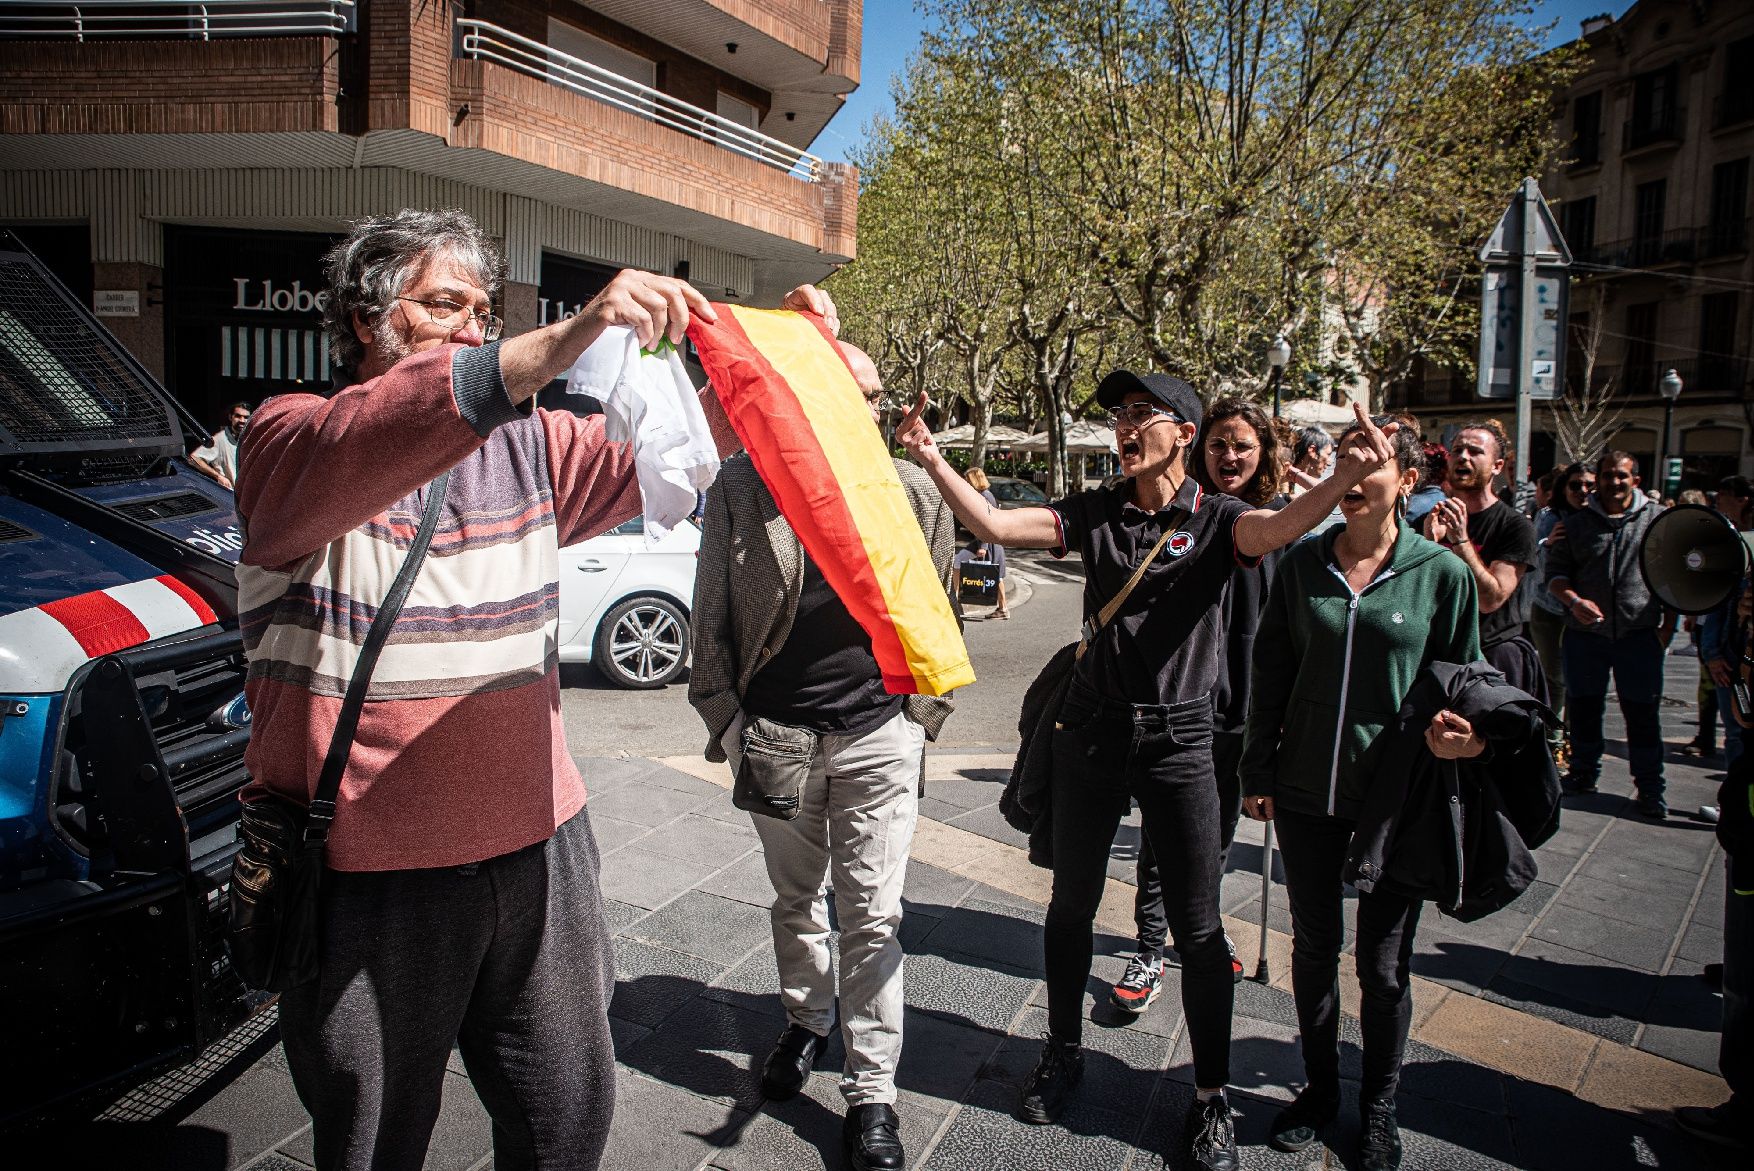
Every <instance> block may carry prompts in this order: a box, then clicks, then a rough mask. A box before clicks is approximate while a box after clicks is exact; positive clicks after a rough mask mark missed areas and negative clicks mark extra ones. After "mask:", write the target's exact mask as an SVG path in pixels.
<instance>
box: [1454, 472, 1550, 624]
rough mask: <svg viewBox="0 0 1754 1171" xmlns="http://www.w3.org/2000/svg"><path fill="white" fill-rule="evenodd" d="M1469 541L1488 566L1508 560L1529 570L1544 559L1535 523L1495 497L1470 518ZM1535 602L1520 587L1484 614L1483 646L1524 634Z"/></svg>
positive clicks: (1481, 617) (1482, 618)
mask: <svg viewBox="0 0 1754 1171" xmlns="http://www.w3.org/2000/svg"><path fill="white" fill-rule="evenodd" d="M1468 541H1469V543H1471V544H1472V545H1473V546H1474V551H1475V552H1476V553H1478V554H1479V555H1480V560H1481V561H1484V562H1485V563H1486V564H1487V565H1488V566H1490V565H1491V564H1492V563H1493V562H1494V561H1508V562H1510V563H1511V564H1513V565H1521V566H1523V567H1524V569H1525V570H1527V569H1532V568H1534V566H1535V563H1536V562H1537V561H1539V560H1540V555H1541V554H1540V550H1541V546H1540V544H1539V543H1538V542H1537V541H1536V540H1535V526H1534V524H1533V523H1532V522H1531V521H1530V520H1529V518H1528V517H1526V516H1524V515H1523V514H1522V513H1520V512H1518V511H1517V510H1516V509H1514V508H1512V507H1511V506H1510V505H1508V504H1506V503H1504V502H1503V501H1502V500H1495V501H1493V502H1492V504H1490V505H1489V506H1488V507H1487V508H1486V510H1485V511H1483V512H1476V513H1474V514H1472V515H1471V516H1469V517H1468ZM1524 576H1525V577H1526V576H1527V574H1526V573H1525V574H1524ZM1532 605H1533V601H1532V595H1531V594H1530V593H1529V592H1528V591H1527V590H1521V589H1519V590H1516V591H1514V592H1512V593H1511V595H1510V597H1509V599H1507V600H1506V601H1505V603H1504V605H1502V606H1500V607H1499V608H1498V609H1496V610H1494V611H1492V613H1490V614H1482V615H1480V649H1481V650H1485V649H1487V648H1488V647H1493V646H1497V645H1498V644H1499V643H1501V642H1504V641H1506V640H1508V639H1512V638H1515V637H1516V636H1517V635H1519V634H1521V633H1522V632H1523V624H1524V623H1526V622H1527V621H1528V620H1529V609H1530V607H1531V606H1532Z"/></svg>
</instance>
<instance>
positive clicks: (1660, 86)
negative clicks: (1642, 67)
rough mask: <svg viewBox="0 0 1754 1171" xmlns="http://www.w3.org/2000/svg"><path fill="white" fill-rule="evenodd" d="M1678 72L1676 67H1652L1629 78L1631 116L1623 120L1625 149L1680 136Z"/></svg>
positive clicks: (1669, 140)
mask: <svg viewBox="0 0 1754 1171" xmlns="http://www.w3.org/2000/svg"><path fill="white" fill-rule="evenodd" d="M1679 81H1680V78H1679V75H1678V71H1677V70H1676V68H1675V66H1673V65H1669V66H1665V67H1664V68H1662V69H1653V70H1651V71H1650V72H1649V73H1641V74H1639V75H1638V76H1637V77H1635V78H1633V79H1632V118H1631V119H1630V120H1629V121H1628V122H1627V123H1626V141H1625V148H1626V149H1627V150H1637V149H1638V148H1640V147H1644V146H1650V145H1652V144H1654V143H1659V142H1676V141H1679V139H1680V137H1681V108H1680V106H1679V104H1678V100H1679V94H1680V88H1679Z"/></svg>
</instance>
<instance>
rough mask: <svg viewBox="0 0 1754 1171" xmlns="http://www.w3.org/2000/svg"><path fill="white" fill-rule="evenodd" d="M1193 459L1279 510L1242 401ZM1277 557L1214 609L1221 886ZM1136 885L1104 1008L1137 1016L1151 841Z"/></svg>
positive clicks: (1266, 431)
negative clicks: (1218, 660) (1131, 931)
mask: <svg viewBox="0 0 1754 1171" xmlns="http://www.w3.org/2000/svg"><path fill="white" fill-rule="evenodd" d="M1198 450H1199V453H1200V457H1199V460H1198V462H1196V463H1195V464H1194V478H1195V479H1197V480H1198V481H1199V482H1200V483H1201V484H1202V485H1203V486H1205V487H1206V488H1209V489H1211V490H1212V491H1214V492H1222V493H1224V494H1225V495H1226V496H1234V497H1236V498H1237V499H1238V500H1240V501H1242V502H1243V503H1244V504H1247V505H1249V506H1250V507H1251V508H1271V509H1274V510H1277V509H1281V508H1284V507H1285V505H1286V504H1287V503H1289V501H1288V500H1287V499H1286V498H1285V495H1284V492H1283V488H1284V478H1283V472H1284V467H1285V459H1284V455H1283V453H1282V451H1281V450H1280V447H1279V437H1278V435H1277V434H1276V433H1275V432H1274V430H1273V425H1272V422H1271V420H1269V419H1268V418H1267V414H1266V412H1265V411H1263V410H1261V408H1260V407H1258V406H1256V405H1255V404H1254V403H1251V402H1248V401H1246V400H1243V399H1234V398H1222V399H1219V400H1218V401H1217V402H1215V403H1213V404H1212V407H1211V409H1210V410H1208V411H1207V412H1206V420H1205V425H1204V431H1203V435H1202V437H1201V440H1200V443H1199V448H1198ZM1280 556H1281V554H1279V553H1278V552H1273V553H1269V554H1267V555H1266V556H1265V557H1263V558H1261V563H1260V565H1259V566H1257V567H1255V568H1252V569H1251V568H1249V567H1247V566H1242V565H1239V566H1237V567H1236V569H1235V570H1234V571H1233V572H1232V574H1231V579H1230V592H1229V593H1228V594H1226V595H1225V598H1224V605H1223V608H1222V610H1221V614H1222V615H1223V618H1222V621H1223V625H1224V629H1225V631H1226V632H1227V634H1228V637H1227V639H1226V641H1225V649H1224V665H1225V671H1224V676H1223V679H1222V681H1221V682H1220V683H1219V685H1218V691H1217V695H1216V697H1215V700H1214V704H1213V707H1214V711H1215V724H1214V727H1213V731H1212V768H1213V774H1214V779H1215V780H1216V781H1217V783H1218V817H1219V823H1218V877H1219V879H1220V881H1222V880H1223V877H1224V873H1225V871H1226V869H1227V868H1228V864H1229V859H1230V846H1231V843H1232V842H1233V841H1234V840H1235V839H1236V822H1237V818H1238V817H1239V816H1240V815H1241V812H1242V789H1241V788H1240V787H1239V785H1240V782H1239V781H1238V778H1237V765H1238V764H1239V763H1241V760H1242V727H1243V721H1244V720H1245V719H1246V718H1247V717H1248V698H1249V662H1250V658H1251V656H1252V655H1253V653H1254V645H1255V627H1256V626H1257V625H1259V624H1260V618H1261V608H1262V607H1263V606H1264V605H1265V604H1266V601H1267V589H1268V587H1270V586H1271V585H1272V582H1273V566H1274V565H1275V564H1277V562H1278V560H1279V557H1280ZM1137 878H1138V886H1137V888H1136V889H1137V893H1136V894H1135V896H1134V900H1133V921H1134V923H1135V925H1136V926H1137V927H1138V932H1139V934H1138V942H1139V950H1138V951H1137V952H1136V953H1135V954H1134V956H1133V958H1132V959H1130V960H1128V961H1127V969H1126V972H1125V973H1124V974H1123V975H1122V976H1121V979H1120V981H1119V983H1117V984H1116V985H1115V986H1114V988H1113V990H1112V991H1111V992H1110V993H1109V1000H1110V1002H1111V1003H1112V1004H1113V1005H1114V1006H1115V1007H1116V1008H1118V1009H1120V1010H1121V1011H1122V1012H1125V1013H1130V1014H1132V1015H1134V1016H1137V1015H1139V1014H1140V1013H1142V1012H1144V1011H1145V1010H1146V1009H1148V1008H1150V1007H1151V1003H1152V1001H1154V1000H1156V999H1157V994H1158V992H1159V990H1160V989H1161V988H1162V986H1163V962H1164V944H1165V943H1166V942H1167V941H1168V938H1169V920H1168V918H1167V917H1166V916H1165V914H1164V910H1163V879H1162V877H1161V876H1160V875H1159V874H1158V872H1157V860H1156V858H1155V857H1153V856H1152V853H1151V841H1150V839H1149V838H1147V837H1145V836H1144V835H1143V834H1141V835H1140V838H1139V859H1138V873H1137ZM1224 949H1225V951H1227V952H1229V953H1230V973H1231V978H1232V979H1233V980H1240V979H1242V961H1241V960H1239V959H1238V958H1237V956H1236V945H1235V944H1233V943H1232V942H1231V941H1230V936H1229V935H1228V934H1226V935H1225V937H1224Z"/></svg>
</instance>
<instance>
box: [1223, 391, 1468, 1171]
mask: <svg viewBox="0 0 1754 1171" xmlns="http://www.w3.org/2000/svg"><path fill="white" fill-rule="evenodd" d="M1383 422H1387V420H1386V419H1385V420H1383ZM1392 442H1393V444H1394V450H1395V458H1394V460H1393V462H1391V463H1387V464H1385V465H1383V466H1382V467H1381V468H1379V469H1377V470H1376V471H1375V472H1373V473H1371V474H1370V475H1369V476H1367V477H1365V478H1364V479H1363V480H1361V481H1360V482H1359V483H1358V484H1357V485H1356V486H1354V487H1353V488H1352V489H1350V490H1349V491H1348V492H1347V493H1346V495H1345V496H1344V497H1343V498H1342V499H1341V501H1340V511H1341V512H1342V513H1343V514H1344V516H1345V518H1346V524H1345V526H1344V527H1343V528H1334V529H1330V530H1328V532H1326V533H1324V534H1323V535H1322V536H1321V537H1320V538H1317V539H1314V540H1310V541H1305V542H1304V543H1303V544H1301V545H1298V546H1296V547H1294V548H1293V549H1292V551H1291V552H1290V553H1288V554H1286V556H1285V557H1284V559H1283V560H1282V561H1281V562H1280V565H1279V570H1278V573H1277V576H1276V577H1275V579H1274V582H1273V590H1272V594H1271V596H1270V597H1269V598H1268V600H1267V609H1266V613H1265V614H1263V615H1262V618H1261V626H1260V631H1259V633H1258V635H1257V636H1256V639H1255V655H1254V671H1253V673H1252V679H1251V687H1252V693H1253V699H1252V704H1251V706H1250V709H1249V716H1248V722H1247V725H1246V728H1245V731H1244V747H1243V760H1242V769H1241V771H1242V787H1243V794H1244V796H1243V812H1245V813H1247V814H1248V815H1249V816H1250V817H1253V818H1255V819H1257V820H1262V821H1265V820H1273V821H1274V822H1275V824H1276V825H1277V827H1278V831H1279V848H1280V856H1281V857H1282V858H1283V859H1284V863H1285V881H1286V887H1287V889H1288V890H1289V892H1290V898H1291V920H1292V957H1291V983H1292V990H1293V992H1294V994H1295V997H1296V1000H1297V1019H1298V1025H1299V1031H1300V1032H1301V1034H1302V1042H1303V1062H1304V1070H1305V1073H1306V1074H1307V1076H1308V1078H1309V1085H1308V1087H1307V1088H1306V1089H1305V1090H1304V1091H1303V1093H1301V1094H1300V1095H1298V1097H1297V1100H1296V1101H1295V1102H1293V1103H1292V1104H1291V1105H1290V1106H1288V1107H1287V1108H1286V1109H1285V1110H1284V1111H1282V1112H1281V1113H1280V1115H1279V1117H1278V1118H1277V1119H1276V1120H1275V1122H1274V1124H1273V1131H1272V1139H1271V1141H1272V1144H1273V1146H1275V1147H1277V1148H1279V1149H1280V1150H1285V1151H1300V1150H1302V1149H1304V1148H1305V1147H1308V1146H1310V1145H1312V1144H1313V1143H1315V1142H1316V1140H1317V1139H1318V1138H1319V1137H1320V1134H1321V1129H1322V1127H1324V1126H1326V1125H1327V1124H1328V1123H1329V1122H1331V1121H1332V1120H1333V1118H1334V1116H1335V1115H1336V1114H1337V1113H1338V1112H1339V1106H1340V1056H1339V1019H1340V1018H1339V1014H1340V995H1339V984H1338V976H1339V967H1340V948H1341V945H1342V943H1343V941H1344V924H1343V920H1342V916H1343V907H1344V904H1343V901H1342V899H1343V893H1344V892H1343V886H1342V882H1341V877H1340V875H1341V869H1342V867H1343V866H1344V865H1345V862H1346V852H1347V848H1348V846H1349V845H1350V843H1351V839H1352V832H1353V829H1354V827H1355V825H1356V819H1357V816H1358V810H1359V806H1360V803H1361V802H1362V800H1363V797H1364V792H1365V789H1366V787H1367V786H1368V785H1370V784H1371V783H1373V781H1375V779H1376V770H1377V762H1378V758H1379V756H1380V753H1381V750H1382V746H1381V745H1380V744H1379V743H1378V735H1379V733H1381V732H1382V730H1383V728H1384V727H1386V726H1387V725H1389V724H1390V723H1392V722H1393V720H1394V718H1395V714H1396V712H1398V711H1399V710H1400V707H1401V701H1402V700H1403V699H1405V698H1406V695H1407V692H1408V690H1409V689H1410V688H1411V687H1412V686H1413V681H1414V679H1416V678H1417V677H1418V675H1419V672H1420V671H1421V670H1423V669H1424V668H1425V667H1426V666H1427V665H1429V664H1431V663H1435V662H1453V663H1468V662H1473V661H1474V660H1476V659H1478V658H1480V635H1479V601H1478V597H1477V595H1476V593H1475V588H1474V579H1473V577H1472V576H1471V575H1470V574H1469V573H1468V571H1467V567H1466V566H1464V565H1463V564H1462V563H1461V561H1460V560H1459V559H1457V558H1455V557H1451V556H1448V555H1446V554H1445V552H1444V550H1443V549H1442V548H1441V547H1440V546H1438V545H1436V544H1433V543H1432V542H1431V541H1428V540H1426V539H1425V538H1424V537H1421V536H1419V535H1418V534H1417V533H1415V532H1414V531H1413V530H1412V529H1411V528H1409V527H1407V525H1406V523H1405V522H1404V521H1403V520H1402V515H1403V513H1404V512H1405V510H1406V504H1407V497H1408V495H1409V494H1410V493H1411V492H1412V491H1413V487H1414V485H1416V484H1417V483H1418V481H1419V475H1420V471H1421V468H1422V462H1423V461H1422V458H1421V455H1422V453H1421V450H1420V446H1419V442H1418V440H1417V439H1415V438H1414V437H1413V435H1412V433H1411V432H1407V431H1401V432H1399V433H1397V434H1395V435H1393V437H1392ZM1425 738H1426V743H1427V745H1428V746H1429V747H1430V748H1431V750H1432V752H1433V753H1435V754H1436V755H1438V756H1440V757H1448V758H1456V757H1463V756H1477V755H1479V753H1480V752H1481V751H1483V750H1484V744H1483V743H1482V741H1481V740H1480V739H1479V738H1478V737H1477V736H1475V735H1474V734H1473V731H1472V729H1471V728H1469V727H1468V725H1467V722H1466V721H1464V720H1462V719H1461V717H1459V716H1457V715H1455V714H1454V713H1453V712H1440V713H1439V714H1438V715H1437V717H1436V718H1435V719H1434V720H1433V721H1432V727H1431V728H1429V729H1427V731H1426V737H1425ZM1419 908H1420V903H1419V902H1418V901H1416V900H1409V899H1406V898H1401V897H1398V896H1396V895H1394V894H1391V893H1389V892H1387V891H1384V890H1381V889H1379V890H1378V891H1376V892H1374V893H1371V894H1364V895H1361V896H1360V897H1359V900H1358V924H1357V949H1356V950H1357V957H1358V979H1359V985H1360V988H1361V990H1362V992H1363V1000H1362V1010H1361V1014H1360V1016H1361V1024H1362V1029H1363V1034H1364V1076H1363V1082H1362V1085H1361V1087H1360V1091H1361V1092H1360V1107H1361V1111H1362V1113H1363V1123H1364V1142H1363V1156H1364V1157H1363V1164H1362V1165H1363V1167H1364V1169H1365V1171H1393V1169H1394V1168H1396V1167H1399V1166H1400V1162H1401V1140H1400V1133H1399V1129H1398V1127H1397V1125H1396V1121H1395V1101H1394V1097H1395V1089H1396V1086H1397V1084H1398V1083H1399V1080H1400V1071H1401V1055H1402V1053H1403V1051H1404V1050H1405V1049H1406V1046H1407V1029H1408V1025H1409V1023H1410V1020H1411V1016H1412V1007H1413V1006H1412V997H1411V994H1410V992H1409V983H1408V972H1407V965H1408V960H1409V958H1410V957H1411V956H1412V954H1413V932H1414V929H1415V927H1417V925H1418V922H1419Z"/></svg>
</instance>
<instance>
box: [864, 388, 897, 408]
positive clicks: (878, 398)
mask: <svg viewBox="0 0 1754 1171" xmlns="http://www.w3.org/2000/svg"><path fill="white" fill-rule="evenodd" d="M861 393H862V394H863V395H864V396H865V405H866V406H868V407H870V408H871V409H872V410H874V411H887V410H888V409H889V407H890V402H889V395H888V393H887V392H886V391H884V390H883V388H882V387H878V388H877V389H876V390H867V391H862V392H861Z"/></svg>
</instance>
